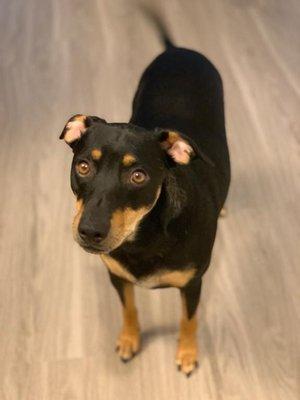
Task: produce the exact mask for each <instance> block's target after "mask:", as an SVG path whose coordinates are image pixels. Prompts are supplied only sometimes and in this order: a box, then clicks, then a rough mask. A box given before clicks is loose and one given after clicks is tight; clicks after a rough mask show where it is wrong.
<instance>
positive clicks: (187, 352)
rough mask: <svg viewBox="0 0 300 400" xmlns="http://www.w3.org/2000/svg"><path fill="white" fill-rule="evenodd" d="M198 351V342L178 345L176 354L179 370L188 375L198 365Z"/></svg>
mask: <svg viewBox="0 0 300 400" xmlns="http://www.w3.org/2000/svg"><path fill="white" fill-rule="evenodd" d="M197 354H198V351H197V344H196V343H193V344H191V343H189V344H185V345H184V344H180V343H179V345H178V349H177V354H176V364H177V368H178V370H179V371H181V372H183V373H184V374H185V375H186V376H187V377H189V376H191V374H192V373H193V372H194V371H195V369H196V368H197V367H198V356H197Z"/></svg>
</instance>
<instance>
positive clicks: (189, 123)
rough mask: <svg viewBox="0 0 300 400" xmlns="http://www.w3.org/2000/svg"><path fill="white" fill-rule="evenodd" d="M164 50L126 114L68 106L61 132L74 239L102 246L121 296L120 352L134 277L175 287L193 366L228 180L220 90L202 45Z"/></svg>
mask: <svg viewBox="0 0 300 400" xmlns="http://www.w3.org/2000/svg"><path fill="white" fill-rule="evenodd" d="M161 33H162V37H163V39H164V42H165V44H166V50H165V52H164V53H162V54H161V55H160V56H158V57H157V58H156V59H155V60H154V61H153V62H152V63H151V64H150V66H149V67H148V68H147V69H146V71H145V72H144V74H143V76H142V78H141V81H140V84H139V87H138V90H137V92H136V95H135V98H134V102H133V112H132V117H131V119H130V122H129V123H107V122H106V121H104V120H103V119H101V118H98V117H95V116H87V115H79V114H78V115H75V116H74V117H72V118H71V119H70V120H69V121H68V122H67V124H66V126H65V128H64V130H63V132H62V134H61V136H60V138H61V139H64V140H65V141H66V142H67V143H68V144H69V145H70V146H71V148H72V149H73V152H74V158H73V162H72V170H71V186H72V190H73V192H74V193H75V195H76V197H77V214H76V216H75V218H74V223H73V232H74V237H75V240H76V241H77V242H78V243H79V244H80V246H82V247H83V248H84V249H85V250H86V251H88V252H92V253H95V254H100V256H101V258H102V260H103V262H104V264H105V265H106V266H107V268H108V271H109V275H110V279H111V282H112V284H113V286H114V287H115V288H116V289H117V291H118V294H119V297H120V299H121V302H122V305H123V315H124V323H123V328H122V331H121V333H120V336H119V338H118V341H117V352H118V354H119V356H120V357H121V359H122V360H125V361H127V360H129V359H130V358H132V357H133V355H134V354H135V353H136V352H137V351H138V350H139V347H140V330H139V323H138V317H137V311H136V307H135V303H134V288H133V285H134V284H137V285H141V286H145V287H148V288H161V287H176V288H179V289H180V293H181V298H182V310H183V311H182V320H181V324H180V333H179V343H178V349H177V354H176V363H177V365H178V366H179V368H180V369H181V370H182V371H183V372H184V373H186V374H187V375H189V374H190V373H191V372H192V371H193V370H194V368H195V367H196V365H197V336H196V328H197V318H196V309H197V305H198V302H199V298H200V291H201V278H202V275H203V274H204V272H205V271H206V269H207V268H208V266H209V263H210V258H211V252H212V248H213V244H214V240H215V234H216V228H217V220H218V216H219V214H220V211H221V209H222V207H223V204H224V201H225V198H226V195H227V191H228V186H229V180H230V167H229V155H228V149H227V144H226V135H225V124H224V108H223V90H222V82H221V78H220V75H219V73H218V72H217V70H216V69H215V67H214V66H213V65H212V64H211V63H210V62H209V61H208V60H207V59H206V58H205V57H204V56H203V55H201V54H199V53H196V52H194V51H191V50H187V49H183V48H177V47H175V46H174V45H173V44H172V43H171V42H170V40H169V39H168V38H167V36H166V35H165V33H164V31H163V30H162V32H161Z"/></svg>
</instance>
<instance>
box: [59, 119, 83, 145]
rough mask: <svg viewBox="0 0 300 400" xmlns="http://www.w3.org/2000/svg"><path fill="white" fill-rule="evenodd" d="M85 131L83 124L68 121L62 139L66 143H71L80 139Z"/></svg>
mask: <svg viewBox="0 0 300 400" xmlns="http://www.w3.org/2000/svg"><path fill="white" fill-rule="evenodd" d="M85 131H86V127H85V124H84V122H82V121H78V120H77V121H76V120H75V121H70V122H68V123H67V126H66V133H65V136H64V139H65V141H66V142H67V143H72V142H74V141H75V140H78V139H80V138H81V136H82V135H83V134H84V132H85Z"/></svg>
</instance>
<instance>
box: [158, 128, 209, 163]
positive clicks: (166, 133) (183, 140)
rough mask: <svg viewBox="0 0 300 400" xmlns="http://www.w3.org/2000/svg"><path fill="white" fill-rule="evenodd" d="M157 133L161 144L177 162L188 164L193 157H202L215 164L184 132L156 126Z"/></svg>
mask: <svg viewBox="0 0 300 400" xmlns="http://www.w3.org/2000/svg"><path fill="white" fill-rule="evenodd" d="M155 135H156V137H157V139H158V141H159V143H160V146H161V148H162V149H163V150H165V151H166V153H167V154H168V155H169V156H170V157H171V158H172V159H173V161H175V162H176V163H177V164H183V165H184V164H188V163H189V162H190V161H191V160H192V159H193V158H196V157H201V158H202V159H203V160H204V161H205V162H207V163H208V164H211V165H212V166H214V163H213V162H212V161H211V160H210V159H209V157H207V156H206V155H205V154H204V153H203V152H202V151H201V150H200V149H199V147H198V146H197V144H196V143H195V142H194V141H193V139H191V138H190V137H189V136H186V135H184V134H183V133H180V132H177V131H174V130H168V129H162V128H156V129H155Z"/></svg>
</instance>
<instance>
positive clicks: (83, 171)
mask: <svg viewBox="0 0 300 400" xmlns="http://www.w3.org/2000/svg"><path fill="white" fill-rule="evenodd" d="M90 171H91V169H90V166H89V164H88V163H87V162H86V161H80V162H79V163H77V164H76V172H77V173H78V174H79V175H82V176H86V175H88V174H89V173H90Z"/></svg>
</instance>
